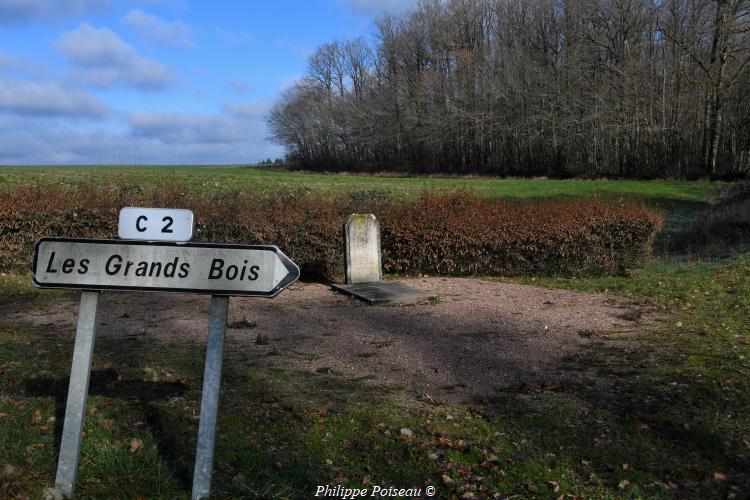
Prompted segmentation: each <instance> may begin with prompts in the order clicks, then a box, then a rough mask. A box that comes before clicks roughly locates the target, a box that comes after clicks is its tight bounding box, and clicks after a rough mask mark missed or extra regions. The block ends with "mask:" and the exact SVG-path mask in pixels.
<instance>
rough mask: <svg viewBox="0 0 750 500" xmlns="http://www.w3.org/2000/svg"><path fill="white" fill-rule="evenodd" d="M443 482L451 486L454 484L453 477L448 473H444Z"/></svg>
mask: <svg viewBox="0 0 750 500" xmlns="http://www.w3.org/2000/svg"><path fill="white" fill-rule="evenodd" d="M443 484H444V485H446V486H449V485H451V484H453V479H451V477H450V476H449V475H448V474H443Z"/></svg>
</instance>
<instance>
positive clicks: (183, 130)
mask: <svg viewBox="0 0 750 500" xmlns="http://www.w3.org/2000/svg"><path fill="white" fill-rule="evenodd" d="M128 123H129V125H130V129H131V130H132V132H133V134H135V135H137V136H140V137H149V138H151V139H158V140H160V141H162V142H164V143H166V144H175V143H198V144H204V143H217V144H233V143H237V142H242V141H245V140H247V138H248V135H251V134H252V133H256V132H257V128H258V125H259V124H257V123H253V122H243V121H240V120H236V119H233V118H231V117H227V116H223V115H215V116H204V115H195V114H187V113H163V112H155V111H136V112H135V113H132V114H131V115H130V117H129V119H128Z"/></svg>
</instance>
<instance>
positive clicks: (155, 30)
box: [123, 10, 196, 47]
mask: <svg viewBox="0 0 750 500" xmlns="http://www.w3.org/2000/svg"><path fill="white" fill-rule="evenodd" d="M123 21H124V22H125V24H127V25H128V26H130V27H131V28H132V29H133V30H134V31H135V32H136V33H137V34H138V35H139V36H141V37H143V38H145V39H147V40H151V41H153V42H157V43H161V44H163V45H172V46H175V47H195V41H193V36H194V35H195V31H196V30H195V28H193V27H192V26H190V25H188V24H185V23H184V22H182V21H165V20H164V19H162V18H160V17H157V16H155V15H153V14H148V13H146V12H143V11H142V10H131V11H130V12H128V13H127V14H126V15H125V17H124V18H123Z"/></svg>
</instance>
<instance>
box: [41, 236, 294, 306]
mask: <svg viewBox="0 0 750 500" xmlns="http://www.w3.org/2000/svg"><path fill="white" fill-rule="evenodd" d="M33 278H34V284H35V285H36V286H38V287H40V288H79V289H84V290H139V291H149V292H188V293H204V294H211V295H252V296H261V297H273V296H274V295H276V294H277V293H279V292H280V291H281V290H283V289H284V288H286V287H288V286H289V285H291V284H292V283H293V282H294V281H295V280H296V279H297V278H299V268H298V267H297V265H296V264H295V263H294V262H292V261H291V260H290V259H289V258H288V257H287V256H286V255H284V254H283V253H282V252H281V250H279V249H278V247H276V246H272V245H218V244H211V243H166V242H147V241H120V240H96V239H75V238H42V239H40V240H39V241H37V243H36V251H35V253H34V276H33Z"/></svg>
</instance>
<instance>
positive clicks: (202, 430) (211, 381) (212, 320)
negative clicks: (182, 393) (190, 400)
mask: <svg viewBox="0 0 750 500" xmlns="http://www.w3.org/2000/svg"><path fill="white" fill-rule="evenodd" d="M228 308H229V297H219V296H215V295H214V296H212V297H211V312H210V314H209V317H208V345H207V346H206V366H205V369H204V373H203V393H202V396H201V417H200V424H199V426H198V445H197V447H196V452H195V470H194V472H193V496H192V498H193V500H197V499H199V498H208V494H209V491H210V490H211V472H212V469H213V460H214V443H215V442H216V416H217V414H218V412H219V392H220V387H221V368H222V361H223V359H224V335H225V333H226V330H227V310H228Z"/></svg>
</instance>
